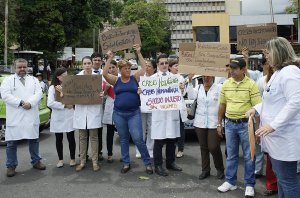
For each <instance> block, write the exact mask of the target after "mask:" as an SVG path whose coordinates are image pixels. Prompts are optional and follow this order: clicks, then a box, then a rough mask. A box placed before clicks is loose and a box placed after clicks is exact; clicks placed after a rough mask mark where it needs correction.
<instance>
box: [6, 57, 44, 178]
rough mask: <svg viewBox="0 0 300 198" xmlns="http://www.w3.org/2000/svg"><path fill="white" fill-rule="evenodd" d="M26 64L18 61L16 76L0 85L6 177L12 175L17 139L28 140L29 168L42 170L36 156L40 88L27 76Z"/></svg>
mask: <svg viewBox="0 0 300 198" xmlns="http://www.w3.org/2000/svg"><path fill="white" fill-rule="evenodd" d="M27 65H28V62H27V61H26V60H25V59H22V58H19V59H17V60H16V61H15V63H14V66H15V69H16V73H15V74H13V75H11V76H9V77H7V78H5V79H4V80H3V83H2V85H1V96H2V99H3V101H4V102H5V103H6V131H5V140H6V142H7V146H6V158H7V159H6V167H7V172H6V175H7V177H13V176H15V174H16V171H15V169H16V167H17V166H18V160H17V143H18V140H22V139H28V140H29V152H30V156H31V160H32V161H31V164H32V166H33V168H35V169H38V170H45V169H46V166H45V165H44V164H42V162H41V159H42V158H41V157H40V156H39V125H40V119H39V102H40V100H41V98H42V89H41V87H40V84H39V81H38V80H37V79H36V78H35V77H33V76H29V75H27Z"/></svg>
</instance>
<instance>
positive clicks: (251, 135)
mask: <svg viewBox="0 0 300 198" xmlns="http://www.w3.org/2000/svg"><path fill="white" fill-rule="evenodd" d="M248 136H249V145H250V153H251V160H252V161H253V160H254V156H255V137H254V125H253V117H252V116H250V117H249V120H248Z"/></svg>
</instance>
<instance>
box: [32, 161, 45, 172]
mask: <svg viewBox="0 0 300 198" xmlns="http://www.w3.org/2000/svg"><path fill="white" fill-rule="evenodd" d="M33 168H35V169H38V170H45V169H46V166H45V165H44V164H43V163H42V162H41V161H39V162H38V163H36V164H35V165H33Z"/></svg>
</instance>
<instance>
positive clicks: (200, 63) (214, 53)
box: [179, 42, 230, 77]
mask: <svg viewBox="0 0 300 198" xmlns="http://www.w3.org/2000/svg"><path fill="white" fill-rule="evenodd" d="M229 60H230V44H221V43H200V42H197V43H182V44H179V72H180V73H185V74H188V73H195V74H198V75H206V76H224V77H227V76H228V74H227V72H226V66H225V65H226V64H228V63H229Z"/></svg>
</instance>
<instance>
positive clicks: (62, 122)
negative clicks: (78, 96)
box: [47, 67, 76, 168]
mask: <svg viewBox="0 0 300 198" xmlns="http://www.w3.org/2000/svg"><path fill="white" fill-rule="evenodd" d="M67 75H68V74H67V70H66V68H64V67H60V68H57V69H56V71H55V72H54V75H53V79H52V83H51V86H50V88H49V92H48V101H47V106H48V107H49V108H51V109H52V112H51V120H50V132H52V133H55V138H56V150H57V154H58V159H59V161H58V163H57V165H56V167H57V168H61V167H63V165H64V161H63V134H64V133H66V134H67V138H68V142H69V150H70V158H71V161H70V166H75V165H76V162H75V149H76V143H75V138H74V128H73V114H74V109H73V105H64V104H63V103H61V102H58V101H56V100H55V97H56V94H60V92H61V88H62V87H61V84H62V82H63V77H64V76H67ZM56 90H57V91H56Z"/></svg>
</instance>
